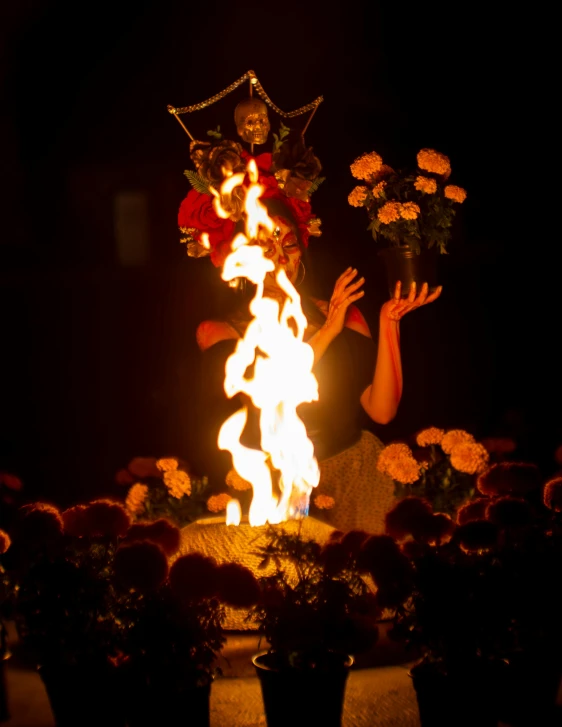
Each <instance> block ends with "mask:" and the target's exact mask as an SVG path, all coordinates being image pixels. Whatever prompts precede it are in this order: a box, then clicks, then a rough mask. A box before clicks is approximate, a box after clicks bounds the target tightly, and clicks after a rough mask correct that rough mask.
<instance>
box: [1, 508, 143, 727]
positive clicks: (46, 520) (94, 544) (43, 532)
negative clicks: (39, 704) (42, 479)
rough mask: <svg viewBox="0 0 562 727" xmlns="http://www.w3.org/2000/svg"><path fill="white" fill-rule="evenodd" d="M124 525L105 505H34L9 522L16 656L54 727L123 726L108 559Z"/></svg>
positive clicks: (122, 515)
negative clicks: (41, 691)
mask: <svg viewBox="0 0 562 727" xmlns="http://www.w3.org/2000/svg"><path fill="white" fill-rule="evenodd" d="M129 525H130V520H129V517H128V515H127V513H126V511H125V510H124V509H123V507H122V506H121V505H119V504H118V503H113V502H110V501H105V500H99V501H95V502H91V503H88V504H87V505H81V506H78V507H77V508H71V509H70V510H68V511H65V512H62V513H61V511H60V510H59V509H58V508H57V507H55V506H53V505H50V504H48V503H42V502H35V503H32V504H29V505H26V506H23V507H21V508H20V509H19V511H18V514H17V518H16V519H15V521H14V525H13V528H12V531H11V533H10V534H11V538H12V545H11V547H10V549H9V551H8V552H7V553H6V556H7V557H6V558H5V563H4V565H5V569H6V576H7V578H8V580H9V582H10V585H11V588H12V589H13V592H14V594H15V595H14V599H13V608H12V610H13V617H14V620H15V625H16V629H17V633H18V636H19V640H20V646H19V648H20V649H23V652H24V653H25V654H26V655H27V657H28V658H29V660H30V661H31V662H32V663H33V664H34V665H35V666H36V667H37V668H38V670H39V674H40V676H41V678H42V680H43V682H44V685H45V688H46V690H47V694H48V697H49V700H50V703H51V707H52V710H53V714H54V716H55V720H56V723H57V727H64V726H66V725H71V724H76V720H77V719H78V720H79V721H80V723H81V724H84V725H86V724H88V725H89V724H92V725H93V724H99V723H101V722H103V723H105V724H109V725H115V727H121V726H122V725H124V724H125V722H124V716H123V714H122V712H121V711H120V709H119V700H117V698H116V697H117V694H118V683H117V673H116V669H115V668H114V665H113V664H112V661H111V659H112V657H113V656H114V655H115V654H116V650H117V644H118V642H119V629H120V626H119V624H118V623H117V622H116V620H115V619H114V617H113V613H114V606H115V600H116V594H115V591H114V588H113V585H112V582H111V559H112V557H113V553H114V552H115V549H116V547H117V545H118V542H119V541H120V539H122V538H123V537H124V536H125V535H126V533H127V531H128V528H129ZM77 715H78V716H77Z"/></svg>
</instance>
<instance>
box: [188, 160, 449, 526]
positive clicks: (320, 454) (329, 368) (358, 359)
mask: <svg viewBox="0 0 562 727" xmlns="http://www.w3.org/2000/svg"><path fill="white" fill-rule="evenodd" d="M262 161H263V160H262ZM268 165H269V160H268V163H267V164H265V165H264V167H263V168H262V170H261V171H260V180H259V181H260V182H262V183H263V186H264V187H265V192H264V195H263V196H262V198H261V202H262V203H263V204H264V206H265V207H266V209H267V212H268V215H269V217H270V218H271V219H272V220H273V223H274V227H273V230H272V232H267V231H266V230H265V229H262V230H261V232H260V235H259V237H258V239H257V240H255V241H252V242H253V244H259V245H260V246H261V247H262V249H263V254H264V256H265V257H266V258H268V259H270V260H271V261H272V262H273V264H274V267H275V269H274V270H273V271H272V272H270V273H268V274H267V275H266V278H265V280H264V293H263V294H264V296H265V297H271V298H274V299H277V300H279V301H280V302H281V303H282V302H283V300H284V297H285V293H284V291H283V290H282V289H281V288H280V287H279V285H278V283H277V280H276V272H277V271H278V270H279V269H283V270H284V271H285V273H286V274H287V277H288V278H289V280H290V281H291V283H293V285H294V286H295V288H296V289H297V291H298V292H299V295H300V297H301V305H302V309H303V312H304V313H305V316H306V318H307V328H306V331H305V334H304V341H305V342H306V343H308V344H309V345H310V346H311V348H312V350H313V352H314V364H313V373H314V375H315V377H316V379H317V381H318V393H319V396H318V400H317V401H314V402H310V403H304V404H301V405H300V406H299V408H298V414H299V416H300V417H301V419H302V420H303V422H304V424H305V426H306V430H307V434H308V436H309V438H310V439H311V441H312V443H313V445H314V453H315V456H316V458H317V460H318V463H319V467H320V482H319V484H318V486H317V488H315V490H314V492H313V499H315V498H316V497H317V495H320V494H323V495H327V496H329V497H331V498H333V500H334V502H335V504H334V507H333V508H331V509H316V508H315V510H314V516H315V517H318V519H321V520H323V521H324V522H326V523H328V524H329V525H331V526H333V527H334V528H337V529H340V530H350V529H362V530H366V531H368V532H371V533H379V532H383V530H384V516H385V514H386V512H388V510H390V509H391V507H392V505H393V504H394V483H393V481H392V480H391V479H390V478H389V477H388V476H386V475H384V474H382V473H380V472H379V471H378V470H377V468H376V462H377V459H378V456H379V453H380V451H381V449H382V448H383V446H384V445H383V443H382V441H381V440H380V439H379V438H378V437H377V436H376V435H375V434H374V433H373V432H372V431H370V429H369V428H368V427H367V426H365V418H364V417H365V415H366V417H367V421H371V422H375V423H377V424H382V425H384V424H387V423H389V422H390V421H392V419H393V418H394V417H395V416H396V413H397V410H398V407H399V404H400V400H401V397H402V385H403V382H402V364H401V353H400V321H401V319H402V318H403V317H404V316H405V315H407V314H408V313H410V312H412V311H414V310H416V309H418V308H420V307H422V306H424V305H428V304H429V303H431V302H433V301H435V300H436V299H437V298H438V297H439V295H440V293H441V288H437V289H436V290H435V291H433V292H432V293H429V291H428V286H427V284H423V286H422V288H421V290H416V288H415V284H414V285H413V286H412V289H411V290H410V291H409V294H408V295H407V296H405V297H403V296H402V295H401V289H400V283H398V284H397V286H396V289H395V291H394V296H393V297H392V298H390V299H389V300H387V301H385V302H384V303H383V305H382V307H381V309H380V315H379V330H378V334H377V340H376V341H375V340H374V339H373V336H372V334H371V331H370V329H369V326H368V324H367V322H366V320H365V317H364V316H363V315H362V313H361V311H360V309H359V308H358V306H357V305H356V303H357V302H358V301H360V300H361V298H362V297H363V295H364V287H365V278H364V276H363V275H362V274H361V273H360V272H359V271H358V270H357V269H355V268H347V269H346V270H344V271H343V272H342V273H341V275H340V276H339V277H338V279H337V280H336V282H335V285H334V287H333V292H332V295H331V297H330V298H329V300H323V299H321V298H318V297H317V296H316V295H314V294H313V292H312V289H311V288H310V286H308V289H307V280H309V279H310V277H311V276H310V260H309V257H308V251H307V248H308V241H309V235H310V233H311V231H314V230H317V228H318V220H317V219H316V218H315V217H314V215H313V214H312V211H311V208H310V203H309V202H307V201H303V199H302V198H301V199H298V198H295V197H291V196H288V195H287V194H286V193H285V192H284V190H283V189H282V188H280V187H279V185H277V184H275V183H273V182H272V180H271V178H270V175H269V174H268ZM198 194H200V193H198V192H195V190H192V191H191V192H190V193H189V194H188V196H187V197H186V199H185V200H184V201H183V202H182V206H181V207H180V213H179V223H180V228H181V229H182V230H184V231H185V230H187V229H189V230H190V231H191V233H190V234H191V237H190V238H189V239H190V241H191V243H190V244H192V245H194V244H195V243H194V237H193V235H194V232H195V230H201V229H202V227H204V226H205V225H203V224H202V220H205V224H206V225H207V227H206V229H207V230H209V231H211V233H212V235H213V238H212V242H211V244H210V246H209V247H210V248H211V249H210V254H211V259H212V261H213V263H214V264H215V265H216V266H217V267H220V266H221V265H222V262H223V261H224V258H225V255H226V254H228V251H229V249H230V247H229V246H230V241H231V240H232V239H233V237H234V235H235V234H236V232H237V230H239V229H240V222H238V223H235V222H233V221H232V220H226V221H223V222H222V223H221V222H219V221H218V218H217V220H215V219H213V221H212V224H209V221H210V218H211V217H212V214H211V210H210V208H209V207H208V208H206V210H205V212H204V213H202V212H201V209H200V205H201V204H203V205H205V204H206V205H208V206H210V205H211V204H212V200H211V199H208V200H206V201H205V200H202V199H200V198H197V195H198ZM190 195H191V199H190ZM194 210H195V213H194ZM221 224H222V225H223V228H222V231H219V230H221V228H220V226H221ZM198 225H199V227H198ZM313 234H314V232H313ZM316 234H317V232H316ZM250 320H251V314H250V312H249V309H248V297H247V296H246V297H245V298H243V299H242V300H240V302H239V303H238V304H234V305H232V307H231V308H230V309H229V310H227V311H226V312H225V314H224V316H223V317H221V318H220V319H213V320H204V321H202V322H201V323H200V324H199V325H198V327H197V330H196V340H197V345H198V348H199V350H200V352H201V364H202V365H201V371H202V379H201V386H200V390H199V392H200V396H201V400H200V411H201V412H202V418H201V427H200V433H201V438H202V441H203V442H204V443H202V445H201V447H202V452H203V458H204V459H205V460H206V463H207V472H206V474H207V475H208V476H209V480H210V481H211V482H215V483H218V484H219V486H220V483H221V482H222V483H224V480H225V476H226V473H227V472H228V470H229V469H230V468H231V467H232V460H231V455H230V453H229V452H224V451H220V450H219V449H218V445H217V437H218V432H219V429H220V427H221V425H222V423H223V422H224V421H225V420H226V419H227V418H228V416H230V414H232V413H233V412H234V411H236V410H237V409H239V408H240V407H241V405H242V403H243V404H247V403H248V402H246V401H243V402H242V401H241V398H242V395H240V394H239V395H238V396H237V397H234V398H233V399H227V397H226V394H225V393H224V377H225V364H226V360H227V359H228V357H229V356H230V355H231V354H232V353H233V351H234V349H235V346H236V343H237V341H238V340H239V339H240V338H242V337H243V336H244V333H245V329H246V327H247V325H248V323H249V322H250ZM241 441H242V443H244V444H246V445H247V446H254V447H259V444H258V442H259V430H258V428H257V415H256V414H255V412H254V416H253V417H249V422H248V425H247V427H246V430H245V432H244V435H243V438H242V440H241Z"/></svg>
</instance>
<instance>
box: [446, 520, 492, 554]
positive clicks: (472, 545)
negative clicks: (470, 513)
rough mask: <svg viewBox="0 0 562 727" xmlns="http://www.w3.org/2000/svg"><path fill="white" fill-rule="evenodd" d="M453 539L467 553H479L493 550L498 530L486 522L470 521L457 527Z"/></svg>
mask: <svg viewBox="0 0 562 727" xmlns="http://www.w3.org/2000/svg"><path fill="white" fill-rule="evenodd" d="M455 537H456V539H457V542H458V543H459V544H460V546H461V548H462V549H463V550H464V551H465V552H467V553H479V552H482V551H487V550H490V549H491V548H493V547H494V546H495V545H496V544H497V542H498V528H497V526H496V525H495V524H494V523H491V522H489V521H488V520H472V521H471V522H469V523H466V524H465V525H459V527H458V528H457V530H456V533H455Z"/></svg>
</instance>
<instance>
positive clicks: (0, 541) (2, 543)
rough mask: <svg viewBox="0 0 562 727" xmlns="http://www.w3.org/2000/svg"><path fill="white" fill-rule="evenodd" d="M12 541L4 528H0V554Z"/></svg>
mask: <svg viewBox="0 0 562 727" xmlns="http://www.w3.org/2000/svg"><path fill="white" fill-rule="evenodd" d="M11 543H12V541H11V540H10V536H9V535H8V533H6V532H5V531H4V530H0V555H2V554H3V553H5V552H6V551H7V550H8V548H9V547H10V545H11Z"/></svg>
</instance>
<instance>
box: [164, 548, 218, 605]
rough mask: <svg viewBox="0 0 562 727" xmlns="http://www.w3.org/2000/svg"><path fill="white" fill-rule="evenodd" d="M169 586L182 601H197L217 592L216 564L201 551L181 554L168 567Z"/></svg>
mask: <svg viewBox="0 0 562 727" xmlns="http://www.w3.org/2000/svg"><path fill="white" fill-rule="evenodd" d="M170 587H171V589H172V591H173V592H174V593H175V595H176V596H178V598H180V599H181V600H183V601H199V600H201V599H203V598H211V597H212V596H215V595H216V593H217V564H216V561H215V560H214V559H213V558H209V557H208V556H206V555H202V554H201V553H188V554H187V555H181V556H180V557H179V558H178V559H177V560H176V561H174V563H173V564H172V567H171V568H170Z"/></svg>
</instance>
